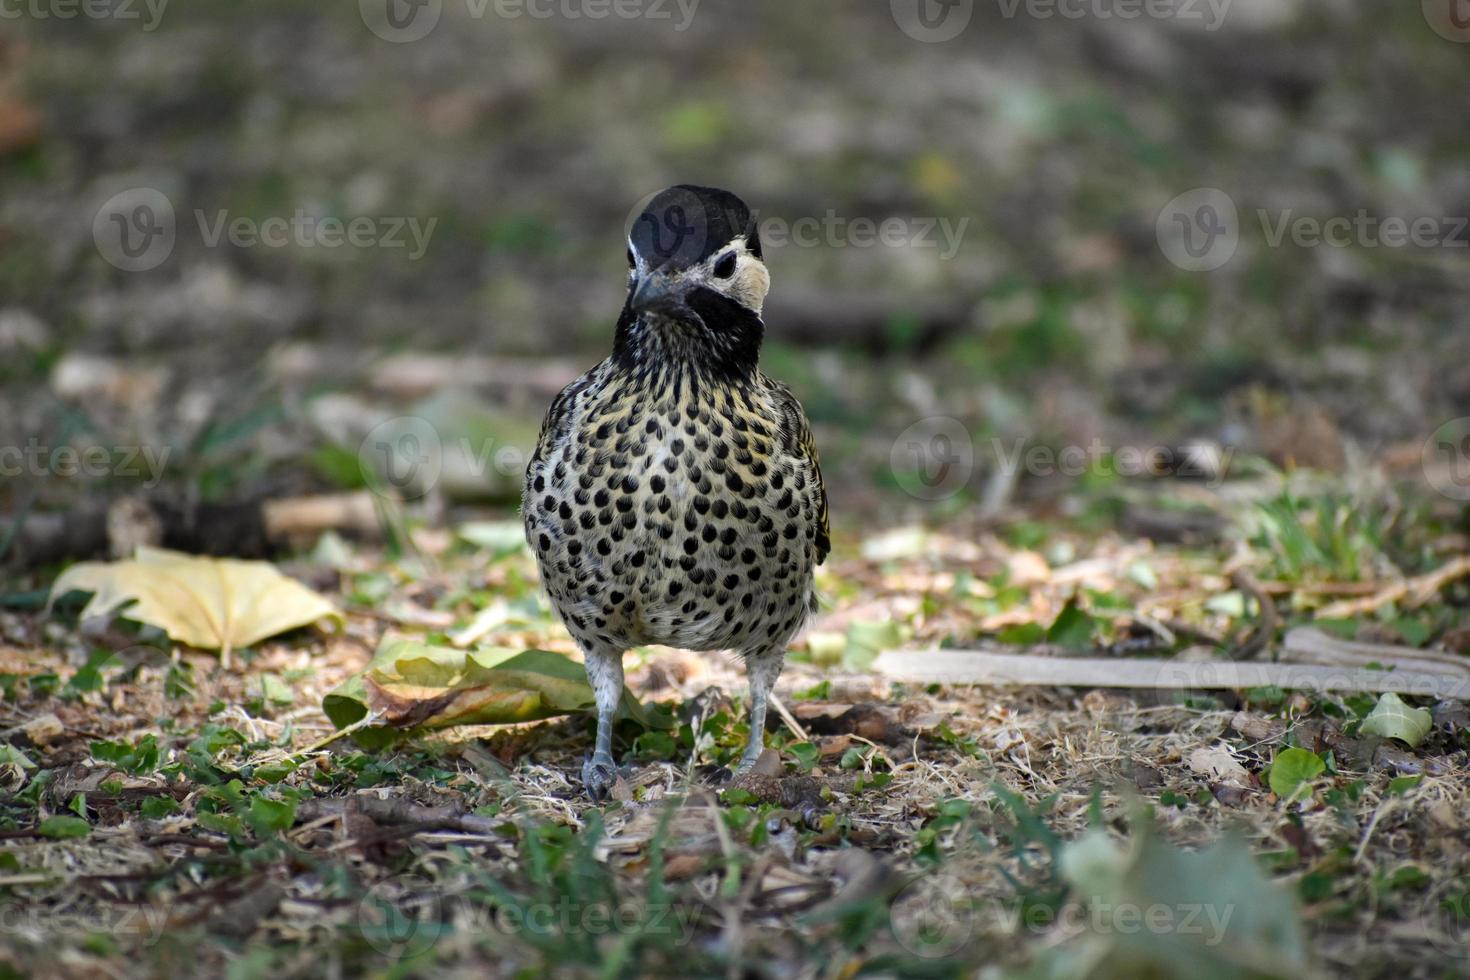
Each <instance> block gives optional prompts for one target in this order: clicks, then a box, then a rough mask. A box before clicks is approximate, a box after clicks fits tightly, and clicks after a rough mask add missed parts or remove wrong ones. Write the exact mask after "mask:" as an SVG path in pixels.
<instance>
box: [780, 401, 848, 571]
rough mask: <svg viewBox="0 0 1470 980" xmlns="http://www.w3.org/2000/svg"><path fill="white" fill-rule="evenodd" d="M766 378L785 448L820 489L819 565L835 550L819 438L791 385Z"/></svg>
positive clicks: (817, 488)
mask: <svg viewBox="0 0 1470 980" xmlns="http://www.w3.org/2000/svg"><path fill="white" fill-rule="evenodd" d="M767 381H768V383H769V384H770V390H771V394H772V396H773V398H774V400H775V403H776V407H777V410H778V411H779V413H780V419H781V436H782V439H783V441H784V442H785V449H786V451H787V452H789V453H791V455H793V456H795V457H797V458H798V459H800V460H802V461H803V462H805V463H806V464H807V465H808V466H810V467H811V470H812V480H813V481H814V483H815V485H816V491H817V537H816V546H817V564H818V565H820V564H821V563H822V562H823V561H825V560H826V558H827V554H828V553H829V552H830V551H831V550H832V529H831V525H830V524H829V521H828V516H827V486H826V484H824V483H823V482H822V465H821V463H820V462H819V461H818V459H817V444H816V440H814V439H813V438H812V427H811V424H810V423H809V422H807V418H806V412H805V411H803V410H802V407H801V402H799V401H797V400H796V396H795V395H794V394H792V393H791V389H790V388H788V387H786V385H784V384H782V383H781V382H779V381H771V380H769V379H767Z"/></svg>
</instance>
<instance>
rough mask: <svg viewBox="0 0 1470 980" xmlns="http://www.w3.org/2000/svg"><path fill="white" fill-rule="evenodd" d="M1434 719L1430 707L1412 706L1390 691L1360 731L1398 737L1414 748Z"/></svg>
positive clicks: (1381, 699) (1379, 700)
mask: <svg viewBox="0 0 1470 980" xmlns="http://www.w3.org/2000/svg"><path fill="white" fill-rule="evenodd" d="M1433 724H1434V719H1433V716H1432V715H1431V714H1430V712H1429V709H1428V708H1411V707H1409V706H1408V705H1407V704H1404V702H1403V701H1401V700H1400V699H1399V696H1398V695H1397V694H1394V693H1393V692H1392V691H1389V692H1387V693H1385V694H1383V695H1382V696H1381V697H1379V699H1378V704H1376V705H1374V707H1373V710H1372V711H1371V712H1369V714H1368V717H1367V718H1364V719H1363V724H1362V726H1361V727H1359V729H1358V731H1359V732H1360V733H1362V734H1366V735H1381V736H1383V737H1384V738H1396V739H1398V740H1399V741H1400V742H1403V743H1404V744H1405V745H1407V746H1408V747H1409V748H1411V749H1412V748H1414V747H1415V746H1417V745H1418V744H1419V743H1420V742H1422V741H1424V737H1425V736H1426V735H1428V734H1429V729H1430V728H1431V727H1433Z"/></svg>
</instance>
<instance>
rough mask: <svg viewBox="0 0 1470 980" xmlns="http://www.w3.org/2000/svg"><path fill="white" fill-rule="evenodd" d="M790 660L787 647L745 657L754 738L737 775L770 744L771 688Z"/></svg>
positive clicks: (748, 746) (743, 757) (741, 760)
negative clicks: (769, 705)
mask: <svg viewBox="0 0 1470 980" xmlns="http://www.w3.org/2000/svg"><path fill="white" fill-rule="evenodd" d="M785 663H786V649H785V648H784V647H778V648H777V649H775V650H762V651H760V652H759V653H753V654H750V655H749V656H748V657H746V658H745V672H746V674H747V675H748V676H749V678H750V741H748V742H746V743H745V753H744V754H743V755H741V757H740V765H739V766H738V767H736V769H735V774H736V775H739V774H740V773H743V772H749V771H750V769H751V767H752V766H754V765H755V760H757V759H759V758H760V757H761V752H763V751H765V747H766V704H767V703H768V702H769V701H770V699H771V688H773V687H775V686H776V678H778V677H780V676H781V668H782V666H783V665H785Z"/></svg>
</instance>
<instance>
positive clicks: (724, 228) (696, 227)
mask: <svg viewBox="0 0 1470 980" xmlns="http://www.w3.org/2000/svg"><path fill="white" fill-rule="evenodd" d="M740 235H746V236H747V239H746V242H747V247H748V248H749V249H750V250H751V251H752V252H753V253H755V254H756V255H760V239H759V238H758V237H757V236H756V232H755V222H754V221H752V220H751V214H750V208H748V207H746V205H745V202H744V201H742V200H740V198H738V197H736V196H735V195H734V194H731V193H730V192H729V191H725V190H720V189H719V188H718V187H696V186H695V185H693V184H675V185H674V186H673V187H670V188H668V189H667V190H663V191H659V192H658V193H657V194H655V195H654V197H653V199H652V200H651V201H649V202H648V206H647V207H645V208H644V209H643V213H642V214H640V215H638V217H637V218H636V219H634V221H633V227H632V229H631V230H630V231H629V236H630V237H631V239H632V242H633V249H634V250H635V251H636V252H637V253H638V254H639V255H640V256H641V257H642V258H643V260H644V261H645V262H647V263H648V264H649V266H650V267H652V268H655V269H658V268H662V267H664V266H673V267H675V268H688V267H689V266H692V265H697V264H699V263H700V262H703V261H704V260H705V259H707V258H709V257H710V256H711V255H713V254H714V253H715V252H716V251H717V250H718V249H720V248H723V247H724V246H725V244H726V243H728V242H729V241H730V240H731V239H733V238H736V237H738V236H740Z"/></svg>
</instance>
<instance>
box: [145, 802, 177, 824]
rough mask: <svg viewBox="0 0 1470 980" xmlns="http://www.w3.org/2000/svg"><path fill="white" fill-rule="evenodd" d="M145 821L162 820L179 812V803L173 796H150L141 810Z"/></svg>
mask: <svg viewBox="0 0 1470 980" xmlns="http://www.w3.org/2000/svg"><path fill="white" fill-rule="evenodd" d="M139 812H140V813H141V814H142V815H143V819H144V820H162V819H163V818H164V817H167V816H172V815H173V814H175V813H178V812H179V803H178V801H177V800H175V799H174V798H173V797H171V796H150V797H148V799H146V800H144V801H143V806H142V807H140V808H139Z"/></svg>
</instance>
